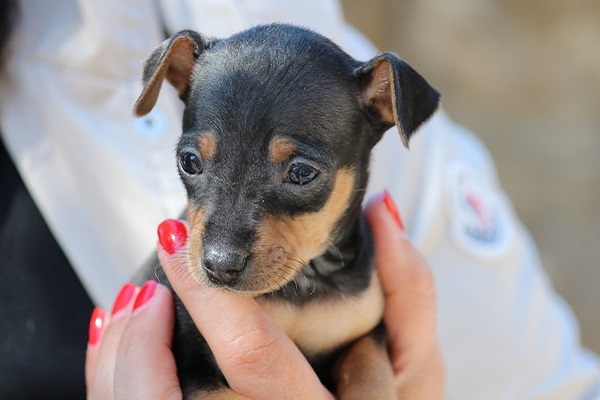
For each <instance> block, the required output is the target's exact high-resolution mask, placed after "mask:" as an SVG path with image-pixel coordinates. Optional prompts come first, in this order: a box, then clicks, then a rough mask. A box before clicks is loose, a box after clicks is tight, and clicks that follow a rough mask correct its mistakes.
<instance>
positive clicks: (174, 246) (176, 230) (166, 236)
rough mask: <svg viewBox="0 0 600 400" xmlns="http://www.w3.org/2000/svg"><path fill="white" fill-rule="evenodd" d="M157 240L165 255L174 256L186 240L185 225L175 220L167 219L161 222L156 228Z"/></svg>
mask: <svg viewBox="0 0 600 400" xmlns="http://www.w3.org/2000/svg"><path fill="white" fill-rule="evenodd" d="M158 240H159V241H160V244H161V245H162V246H163V247H164V248H165V250H166V251H167V253H169V254H175V252H176V251H177V250H179V249H180V248H182V247H183V246H184V245H185V241H186V240H187V231H186V230H185V225H183V223H182V222H181V221H178V220H176V219H167V220H165V221H163V222H161V224H160V225H159V226H158Z"/></svg>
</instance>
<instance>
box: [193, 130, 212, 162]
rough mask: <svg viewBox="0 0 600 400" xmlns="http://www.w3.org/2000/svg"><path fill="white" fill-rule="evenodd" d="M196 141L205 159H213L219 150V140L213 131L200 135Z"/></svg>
mask: <svg viewBox="0 0 600 400" xmlns="http://www.w3.org/2000/svg"><path fill="white" fill-rule="evenodd" d="M196 143H197V146H198V150H199V151H200V154H201V155H202V158H203V159H204V160H211V159H212V158H213V157H214V155H215V153H216V152H217V140H216V139H215V137H214V136H213V135H212V134H211V133H202V134H200V135H198V140H197V141H196Z"/></svg>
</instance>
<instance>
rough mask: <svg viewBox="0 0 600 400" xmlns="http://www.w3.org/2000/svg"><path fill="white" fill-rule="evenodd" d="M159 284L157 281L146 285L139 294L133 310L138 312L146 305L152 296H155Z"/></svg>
mask: <svg viewBox="0 0 600 400" xmlns="http://www.w3.org/2000/svg"><path fill="white" fill-rule="evenodd" d="M157 285H158V283H157V282H156V281H148V282H146V283H144V286H142V288H141V289H140V292H139V293H138V295H137V297H136V299H135V303H134V304H133V310H134V311H135V310H137V309H139V308H140V307H142V306H143V305H144V304H146V303H147V302H148V301H149V300H150V299H151V298H152V296H154V291H155V290H156V286H157Z"/></svg>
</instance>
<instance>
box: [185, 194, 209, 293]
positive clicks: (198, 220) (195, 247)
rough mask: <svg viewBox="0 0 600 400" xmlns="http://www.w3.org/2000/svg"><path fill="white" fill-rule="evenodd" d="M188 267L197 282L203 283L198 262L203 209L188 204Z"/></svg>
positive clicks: (200, 248) (202, 229)
mask: <svg viewBox="0 0 600 400" xmlns="http://www.w3.org/2000/svg"><path fill="white" fill-rule="evenodd" d="M188 223H189V225H190V231H189V235H188V242H187V246H188V269H189V271H190V272H191V274H192V276H193V277H194V279H195V280H196V281H197V282H201V283H203V282H204V281H205V280H204V277H203V273H202V272H201V267H200V264H199V259H200V254H201V252H202V247H203V245H202V234H203V232H204V210H202V209H201V208H199V207H196V206H194V205H191V204H190V205H188Z"/></svg>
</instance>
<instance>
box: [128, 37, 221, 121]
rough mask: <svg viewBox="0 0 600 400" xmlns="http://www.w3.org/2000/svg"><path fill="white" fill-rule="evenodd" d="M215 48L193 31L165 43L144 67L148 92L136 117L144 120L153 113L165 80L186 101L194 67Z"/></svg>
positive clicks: (144, 95)
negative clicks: (198, 60) (209, 49)
mask: <svg viewBox="0 0 600 400" xmlns="http://www.w3.org/2000/svg"><path fill="white" fill-rule="evenodd" d="M211 44H212V42H208V41H206V40H205V39H204V38H203V37H202V36H201V35H200V34H198V33H197V32H194V31H190V30H184V31H180V32H178V33H176V34H175V35H173V36H172V37H171V38H169V39H167V40H165V41H164V42H163V43H162V44H161V45H160V46H159V47H158V48H157V49H156V50H154V52H153V53H152V55H150V57H149V58H148V59H147V60H146V63H145V64H144V72H143V77H142V78H143V82H144V89H143V91H142V94H140V97H139V98H138V99H137V101H136V102H135V106H134V108H133V113H134V114H135V115H136V116H138V117H141V116H143V115H146V114H148V113H149V112H150V111H151V110H152V108H153V107H154V105H155V104H156V99H157V98H158V93H159V92H160V87H161V86H162V82H163V80H164V79H165V78H167V80H168V81H169V82H170V83H171V85H173V86H174V87H175V89H177V92H178V93H179V97H180V98H182V99H185V97H186V94H187V90H188V87H189V84H190V78H191V75H192V69H193V67H194V64H195V63H196V60H197V59H198V57H199V56H200V54H201V53H202V52H203V51H204V50H206V49H207V48H208V47H209V46H210V45H211Z"/></svg>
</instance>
